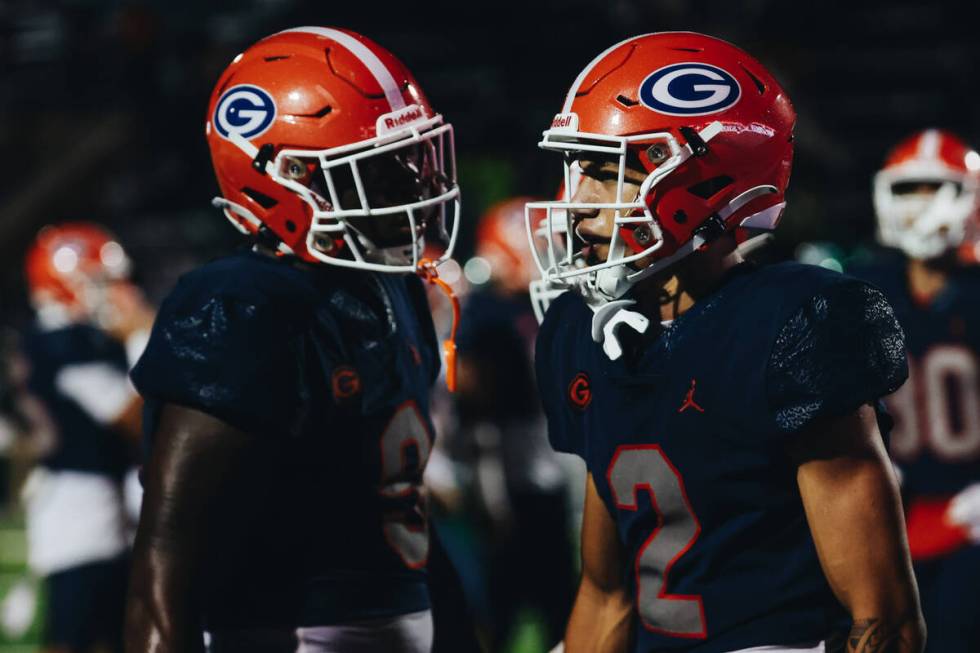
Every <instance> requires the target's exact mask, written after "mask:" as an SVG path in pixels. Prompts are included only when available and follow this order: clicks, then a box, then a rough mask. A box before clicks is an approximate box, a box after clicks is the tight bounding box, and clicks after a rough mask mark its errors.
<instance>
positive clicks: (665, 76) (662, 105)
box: [640, 62, 742, 116]
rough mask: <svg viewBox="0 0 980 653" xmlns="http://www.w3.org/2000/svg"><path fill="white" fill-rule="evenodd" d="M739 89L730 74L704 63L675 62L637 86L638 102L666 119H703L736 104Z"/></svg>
mask: <svg viewBox="0 0 980 653" xmlns="http://www.w3.org/2000/svg"><path fill="white" fill-rule="evenodd" d="M741 94H742V89H741V87H740V86H739V85H738V81H736V79H735V78H734V77H732V75H731V74H730V73H728V72H726V71H724V70H722V69H721V68H718V67H717V66H711V65H709V64H706V63H695V62H690V63H675V64H671V65H669V66H664V67H663V68H660V69H658V70H655V71H653V72H652V73H650V74H649V75H647V78H646V79H644V80H643V83H642V84H640V102H642V103H643V104H644V106H646V107H647V108H648V109H653V110H654V111H657V112H659V113H665V114H667V115H668V116H703V115H706V114H709V113H717V112H719V111H723V110H725V109H727V108H728V107H730V106H732V105H733V104H735V103H736V102H738V98H739V96H740V95H741Z"/></svg>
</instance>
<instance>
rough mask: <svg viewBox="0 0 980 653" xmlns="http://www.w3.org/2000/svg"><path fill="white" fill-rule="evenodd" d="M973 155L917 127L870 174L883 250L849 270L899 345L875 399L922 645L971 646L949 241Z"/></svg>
mask: <svg viewBox="0 0 980 653" xmlns="http://www.w3.org/2000/svg"><path fill="white" fill-rule="evenodd" d="M978 172H980V154H978V153H977V152H975V151H973V150H972V149H971V148H970V147H968V146H967V145H966V143H964V142H963V141H962V140H961V139H960V138H959V137H957V136H955V135H954V134H951V133H949V132H946V131H941V130H936V129H927V130H924V131H921V132H919V133H917V134H914V135H912V136H911V137H909V138H907V139H905V140H903V141H902V142H901V143H899V144H898V145H897V146H895V148H894V149H893V150H892V151H891V152H890V154H889V155H888V158H887V160H886V162H885V165H884V167H883V168H882V169H881V171H879V172H878V174H877V175H876V176H875V180H874V204H875V210H876V214H877V220H878V240H879V241H880V242H881V244H883V245H885V246H887V247H889V248H892V250H891V251H889V252H885V253H883V255H882V256H879V257H877V260H874V261H872V262H870V263H868V264H864V265H862V266H860V267H856V268H854V269H853V270H852V272H853V273H854V274H857V275H859V276H862V277H864V278H866V279H868V280H869V281H871V282H872V283H874V284H875V285H876V286H878V287H879V288H881V289H882V290H883V291H884V292H885V294H886V295H887V296H888V299H889V301H890V303H891V304H892V306H894V307H895V313H896V315H897V317H898V320H899V322H900V323H901V325H902V328H903V329H904V330H905V334H906V338H907V342H908V357H909V381H908V383H906V384H905V385H904V386H902V388H901V389H900V390H899V391H898V392H896V393H895V394H893V395H891V396H889V397H887V398H886V399H885V403H886V404H887V405H888V408H889V412H890V413H891V414H892V416H893V417H894V418H895V427H894V429H893V430H892V437H891V449H890V450H891V454H892V457H893V458H894V460H895V461H896V462H897V463H898V465H899V468H900V470H901V472H902V491H903V494H904V496H905V501H906V507H907V508H906V509H907V520H908V536H909V547H910V549H911V553H912V560H913V563H914V564H915V572H916V578H917V580H918V582H919V589H920V591H921V593H922V607H923V612H924V613H925V617H926V625H927V626H928V628H929V645H928V647H927V650H929V651H936V652H937V653H938V652H939V651H942V652H943V653H957V652H959V651H964V652H965V651H977V650H980V619H978V617H980V605H978V603H977V601H976V600H971V598H970V597H973V596H975V595H976V588H977V586H978V584H980V546H978V543H980V394H978V392H980V384H978V378H977V373H978V366H977V353H978V352H980V314H978V312H977V299H978V298H980V274H978V272H980V271H978V270H977V269H976V268H971V269H963V268H961V267H960V265H959V263H958V261H957V250H958V249H959V250H961V251H965V253H968V254H972V252H973V251H974V248H973V247H967V248H965V250H964V248H963V247H962V246H963V245H964V244H968V243H967V242H966V241H965V240H964V234H966V233H967V232H968V230H969V228H970V227H972V226H973V225H972V224H971V223H972V222H973V220H974V219H975V213H976V209H977V197H978Z"/></svg>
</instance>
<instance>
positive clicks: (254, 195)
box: [242, 186, 279, 210]
mask: <svg viewBox="0 0 980 653" xmlns="http://www.w3.org/2000/svg"><path fill="white" fill-rule="evenodd" d="M242 195H244V196H245V197H247V198H248V199H250V200H252V201H253V202H255V203H256V204H258V205H259V206H261V207H262V208H263V209H266V210H269V209H271V208H272V207H274V206H275V205H276V204H278V203H279V202H278V201H276V200H275V199H274V198H272V197H269V196H268V195H266V194H265V193H260V192H259V191H257V190H255V189H254V188H249V187H248V186H246V187H244V188H242Z"/></svg>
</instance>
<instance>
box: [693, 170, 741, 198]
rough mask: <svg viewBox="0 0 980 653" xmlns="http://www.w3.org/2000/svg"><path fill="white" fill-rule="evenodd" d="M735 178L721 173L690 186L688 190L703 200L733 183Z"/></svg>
mask: <svg viewBox="0 0 980 653" xmlns="http://www.w3.org/2000/svg"><path fill="white" fill-rule="evenodd" d="M734 181H735V180H734V179H732V178H731V177H729V176H727V175H719V176H717V177H712V178H710V179H705V180H704V181H701V182H698V183H696V184H694V185H693V186H689V187H688V189H687V192H689V193H690V194H691V195H694V196H695V197H700V198H701V199H703V200H707V199H711V198H712V197H714V196H715V195H717V194H718V193H720V192H721V191H723V190H724V189H726V188H728V187H729V186H731V185H732V182H734Z"/></svg>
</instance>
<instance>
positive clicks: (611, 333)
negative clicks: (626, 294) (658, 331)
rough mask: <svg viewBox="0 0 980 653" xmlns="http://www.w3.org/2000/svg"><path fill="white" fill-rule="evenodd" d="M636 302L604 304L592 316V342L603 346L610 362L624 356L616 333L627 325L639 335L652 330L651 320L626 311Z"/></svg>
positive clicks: (630, 300) (634, 312)
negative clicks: (649, 329)
mask: <svg viewBox="0 0 980 653" xmlns="http://www.w3.org/2000/svg"><path fill="white" fill-rule="evenodd" d="M635 303H636V302H635V301H633V300H632V299H619V300H616V301H614V302H609V303H607V304H603V305H602V306H600V307H599V308H597V309H595V314H594V315H593V316H592V340H594V341H595V342H598V343H601V344H602V351H603V352H605V354H606V356H608V357H609V360H612V361H614V360H617V359H618V358H619V357H620V356H622V355H623V346H622V345H621V344H619V338H618V337H617V335H616V331H617V330H618V329H619V326H620V325H622V324H625V325H627V326H629V327H630V328H632V329H633V330H634V331H636V332H637V333H646V331H647V329H648V328H650V320H649V319H648V318H647V317H646V316H645V315H642V314H640V313H637V312H636V311H628V310H626V307H627V306H632V305H633V304H635Z"/></svg>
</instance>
